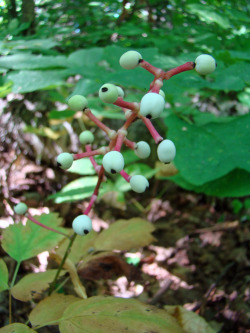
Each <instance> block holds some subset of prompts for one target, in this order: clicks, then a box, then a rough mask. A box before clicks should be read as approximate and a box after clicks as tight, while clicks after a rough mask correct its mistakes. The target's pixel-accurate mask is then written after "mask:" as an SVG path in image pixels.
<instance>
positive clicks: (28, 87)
mask: <svg viewBox="0 0 250 333" xmlns="http://www.w3.org/2000/svg"><path fill="white" fill-rule="evenodd" d="M67 76H69V72H68V71H67V70H57V71H52V70H50V71H48V70H44V71H23V70H22V71H20V72H18V73H16V72H12V73H10V74H8V75H7V80H8V81H13V86H12V91H13V92H15V93H27V92H31V91H36V90H39V89H49V88H51V87H52V86H53V87H56V86H60V85H62V84H63V83H64V79H65V78H66V77H67Z"/></svg>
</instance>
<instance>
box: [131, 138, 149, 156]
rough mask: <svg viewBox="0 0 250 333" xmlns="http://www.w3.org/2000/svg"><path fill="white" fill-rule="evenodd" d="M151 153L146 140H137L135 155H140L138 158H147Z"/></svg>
mask: <svg viewBox="0 0 250 333" xmlns="http://www.w3.org/2000/svg"><path fill="white" fill-rule="evenodd" d="M150 153H151V149H150V146H149V144H148V143H147V142H145V141H139V142H137V144H136V146H135V155H136V156H138V157H140V158H147V157H149V155H150Z"/></svg>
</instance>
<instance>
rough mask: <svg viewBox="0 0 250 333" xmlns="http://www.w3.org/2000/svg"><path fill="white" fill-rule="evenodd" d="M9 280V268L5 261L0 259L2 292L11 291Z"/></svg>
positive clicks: (0, 289)
mask: <svg viewBox="0 0 250 333" xmlns="http://www.w3.org/2000/svg"><path fill="white" fill-rule="evenodd" d="M8 280H9V274H8V268H7V266H6V264H5V262H4V261H3V259H0V292H1V291H4V290H6V289H9V286H8Z"/></svg>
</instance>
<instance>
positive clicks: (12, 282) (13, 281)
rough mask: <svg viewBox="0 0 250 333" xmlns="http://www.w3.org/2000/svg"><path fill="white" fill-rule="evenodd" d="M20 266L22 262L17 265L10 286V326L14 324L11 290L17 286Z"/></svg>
mask: <svg viewBox="0 0 250 333" xmlns="http://www.w3.org/2000/svg"><path fill="white" fill-rule="evenodd" d="M20 265H21V261H18V262H17V264H16V268H15V272H14V274H13V277H12V281H11V284H10V289H9V324H11V323H12V296H11V289H12V288H13V286H14V284H15V281H16V277H17V273H18V271H19V268H20Z"/></svg>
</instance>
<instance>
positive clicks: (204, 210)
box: [0, 150, 250, 333]
mask: <svg viewBox="0 0 250 333" xmlns="http://www.w3.org/2000/svg"><path fill="white" fill-rule="evenodd" d="M0 164H1V165H0V172H1V174H0V175H1V187H2V191H1V194H0V195H1V200H0V216H1V218H0V222H1V227H2V228H5V227H7V226H8V224H9V223H12V221H13V220H12V219H13V211H12V209H11V206H13V200H12V199H13V198H15V199H17V200H18V201H19V200H22V201H25V202H26V203H27V204H28V205H29V207H33V209H34V212H40V213H41V212H44V211H57V212H59V213H60V215H61V216H62V217H63V219H64V221H65V226H67V227H71V221H72V216H77V215H78V214H79V211H80V209H81V208H82V207H83V205H84V204H82V203H80V202H77V203H66V204H63V205H56V204H54V203H53V201H47V200H46V198H47V197H48V195H49V194H51V193H52V192H53V190H55V189H59V187H60V186H59V185H58V184H63V183H67V182H69V178H68V177H73V176H71V175H70V176H67V177H66V178H65V174H62V173H61V171H60V170H52V168H51V167H48V166H47V165H46V166H44V165H43V164H40V165H37V163H35V161H34V159H32V158H31V157H30V155H29V154H27V155H24V154H22V153H21V154H20V155H18V157H16V151H15V150H8V151H6V150H5V151H3V152H1V163H0ZM72 179H73V178H72ZM72 179H71V180H72ZM150 185H151V186H152V188H153V190H152V191H151V192H150V196H148V195H143V196H141V195H136V196H135V195H134V194H132V193H131V192H127V193H126V204H125V206H123V207H119V206H117V204H116V198H115V193H113V194H111V197H110V196H109V197H108V198H106V201H105V200H104V199H103V200H102V199H100V200H99V201H98V202H97V204H96V205H95V207H94V213H93V221H94V225H95V227H96V229H102V228H106V227H107V226H108V224H109V223H112V222H114V221H115V220H118V219H121V218H122V219H130V218H132V217H141V218H145V219H147V220H148V221H149V223H152V224H153V225H154V226H155V232H154V236H155V238H156V239H157V241H156V242H155V243H154V244H152V245H150V246H147V247H145V248H141V249H137V250H136V251H131V253H119V255H118V257H119V260H114V259H112V258H109V260H108V269H107V263H105V262H103V263H100V267H102V268H100V270H99V271H98V274H95V276H93V274H91V272H90V273H89V274H87V273H86V274H85V273H84V272H81V279H82V281H83V284H84V285H85V286H86V288H87V291H88V295H89V296H93V295H97V294H107V295H115V296H121V297H136V298H138V299H139V300H141V301H143V302H148V303H150V304H154V305H156V306H158V307H163V306H164V305H177V304H178V305H183V306H185V307H186V308H187V309H189V310H192V311H195V312H196V313H197V314H200V315H201V316H203V317H204V318H205V319H206V320H207V321H208V322H209V323H210V325H211V326H212V327H213V328H214V329H215V331H216V332H231V333H233V332H239V333H243V332H250V329H249V326H248V325H249V320H250V317H249V312H250V306H249V300H250V289H249V282H250V258H249V252H247V251H249V249H248V248H247V244H249V211H246V210H245V211H244V209H243V208H242V207H241V206H239V207H238V208H237V202H238V201H236V204H235V201H234V200H233V199H218V198H214V197H208V196H205V195H203V194H196V193H193V192H189V191H185V190H183V189H181V188H179V187H177V186H176V185H174V184H173V183H171V182H160V181H159V180H152V181H151V184H150ZM163 187H165V188H166V191H165V194H164V195H163V196H162V197H161V198H157V196H156V195H154V193H159V191H160V190H162V188H163ZM112 196H113V197H112ZM239 202H240V200H239ZM45 207H46V208H45ZM142 207H145V209H143V208H142ZM131 237H132V236H131ZM0 254H1V258H3V259H4V260H5V262H6V263H7V264H8V267H9V271H10V272H12V271H13V268H14V265H15V263H14V261H13V260H12V259H11V258H10V257H8V256H7V255H6V253H5V252H4V251H3V250H2V249H1V252H0ZM128 258H129V260H128ZM121 262H127V263H128V262H130V263H131V264H130V265H129V268H126V270H125V269H124V265H123V264H121ZM101 264H102V265H101ZM34 267H39V262H38V259H37V258H36V259H33V260H28V261H27V262H25V263H23V264H22V266H21V269H20V272H19V275H18V277H17V280H19V279H20V278H21V277H22V276H24V275H25V274H28V273H29V272H32V271H34ZM126 267H127V266H126ZM71 288H72V287H71V286H67V285H66V286H65V291H66V292H73V290H71ZM0 297H1V306H0V318H1V319H0V323H1V325H6V324H7V322H8V293H7V292H3V293H1V294H0ZM13 307H14V310H15V311H14V320H15V321H18V322H26V321H27V318H28V313H29V311H30V309H31V304H29V303H23V302H19V301H15V300H14V301H13ZM46 331H47V332H49V331H51V332H56V331H55V329H54V328H51V330H49V331H48V330H44V331H43V332H46ZM41 332H42V330H41Z"/></svg>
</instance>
